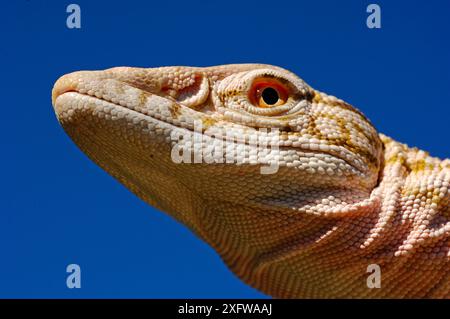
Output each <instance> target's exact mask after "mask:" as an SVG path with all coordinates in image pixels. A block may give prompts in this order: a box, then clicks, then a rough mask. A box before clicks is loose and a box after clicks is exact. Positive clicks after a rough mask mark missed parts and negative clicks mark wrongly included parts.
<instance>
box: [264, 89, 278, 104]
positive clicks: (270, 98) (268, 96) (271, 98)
mask: <svg viewBox="0 0 450 319" xmlns="http://www.w3.org/2000/svg"><path fill="white" fill-rule="evenodd" d="M261 96H262V98H263V100H264V102H266V104H267V105H273V104H275V103H277V102H278V99H279V96H278V92H277V90H275V89H274V88H265V89H264V90H263V91H262V95H261Z"/></svg>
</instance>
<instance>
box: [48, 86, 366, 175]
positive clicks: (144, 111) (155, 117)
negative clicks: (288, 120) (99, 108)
mask: <svg viewBox="0 0 450 319" xmlns="http://www.w3.org/2000/svg"><path fill="white" fill-rule="evenodd" d="M66 94H73V95H75V96H78V97H85V98H88V99H92V101H93V102H94V104H98V102H99V101H100V102H102V103H107V104H108V105H109V106H112V107H115V108H119V109H121V110H126V111H127V112H129V113H137V114H139V115H140V116H143V117H145V118H146V119H147V120H151V121H156V122H158V123H163V124H164V125H169V126H171V127H175V128H178V129H184V130H187V131H189V132H191V133H198V134H205V135H206V136H209V137H212V136H211V134H208V130H203V131H202V132H200V131H197V130H195V129H194V127H179V126H177V125H175V123H173V122H172V121H165V120H163V119H162V118H161V117H160V116H158V113H157V112H155V113H154V114H149V110H148V109H145V108H142V107H136V106H132V105H128V104H124V103H122V104H119V103H115V102H113V101H111V100H108V99H105V98H104V97H103V96H97V95H95V93H92V95H91V94H89V93H81V92H79V91H77V90H76V89H70V90H66V91H63V92H61V93H60V94H58V95H57V96H55V98H54V104H55V105H56V103H57V100H58V98H59V97H61V96H63V95H66ZM155 96H158V97H160V98H163V99H166V100H168V101H171V103H172V102H175V103H177V104H178V105H179V106H180V107H183V108H184V107H187V106H184V105H183V104H180V103H178V102H176V101H172V100H170V99H168V98H167V97H162V96H159V95H156V94H155ZM222 140H223V141H224V142H226V141H228V140H227V138H226V137H222ZM230 142H233V143H237V144H242V145H250V143H249V142H248V141H246V140H245V139H239V140H232V141H230ZM266 147H267V148H273V146H271V145H270V144H268V145H266ZM277 148H278V149H279V150H280V151H301V152H304V153H305V154H326V155H329V156H332V157H335V158H337V159H339V160H341V161H343V162H344V163H345V164H347V165H349V166H351V167H353V168H354V169H356V170H357V171H358V172H359V173H364V171H365V168H364V167H363V166H362V164H361V163H359V162H357V160H356V159H353V158H352V159H349V158H347V157H348V156H345V155H349V156H351V157H354V156H352V153H351V152H349V151H348V150H345V149H344V151H345V153H346V154H341V153H338V152H326V151H321V150H315V149H310V148H307V147H303V146H292V145H291V146H287V145H277Z"/></svg>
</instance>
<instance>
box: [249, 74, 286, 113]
mask: <svg viewBox="0 0 450 319" xmlns="http://www.w3.org/2000/svg"><path fill="white" fill-rule="evenodd" d="M249 98H250V100H251V101H252V103H253V104H254V105H256V106H258V107H262V108H270V107H275V106H280V105H283V104H285V103H286V102H287V99H288V93H287V89H286V88H285V87H284V86H283V85H282V84H281V83H278V82H277V81H270V80H267V81H266V80H263V81H258V82H256V83H254V84H253V87H252V88H251V90H250V96H249Z"/></svg>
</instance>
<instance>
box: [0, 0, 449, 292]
mask: <svg viewBox="0 0 450 319" xmlns="http://www.w3.org/2000/svg"><path fill="white" fill-rule="evenodd" d="M73 2H75V3H77V4H79V5H80V6H81V19H82V22H81V23H82V28H81V29H80V30H70V29H68V28H67V27H66V24H65V22H66V17H67V13H66V12H65V11H66V6H67V5H68V4H70V3H71V2H67V1H37V0H29V1H19V0H18V1H10V2H7V1H3V2H2V4H1V5H0V12H1V13H2V14H1V17H0V63H1V68H0V70H1V71H0V75H1V76H0V90H1V95H0V108H1V113H0V117H1V123H2V124H1V125H0V140H1V157H0V167H1V168H2V170H1V174H2V177H1V184H0V194H1V195H0V198H1V202H0V297H32V298H35V297H40V298H42V297H43V298H47V297H63V298H78V297H125V298H128V297H134V298H171V297H178V298H190V297H196V298H215V297H235V298H241V297H242V298H247V297H249V298H256V297H264V295H263V294H261V293H259V292H257V291H256V290H254V289H252V288H250V287H248V286H246V285H245V284H243V283H242V282H240V281H239V280H238V279H237V278H236V277H235V276H234V275H233V274H232V273H231V272H230V271H229V270H228V269H227V268H226V267H225V266H224V264H223V263H222V262H221V260H220V259H219V257H218V256H217V255H216V254H215V253H214V251H213V250H212V249H211V248H210V247H208V246H207V245H206V244H204V243H203V242H201V241H200V240H199V239H197V238H196V237H195V236H194V235H193V234H192V233H191V232H190V231H189V230H188V229H186V228H185V227H184V226H182V225H180V224H178V223H177V222H175V221H174V220H173V219H172V218H170V217H169V216H167V215H165V214H164V213H162V212H159V211H156V210H154V209H153V208H151V207H149V206H148V205H147V204H145V203H143V202H142V201H140V200H139V199H138V198H136V197H135V196H134V195H132V194H131V193H130V192H129V191H127V190H126V189H125V188H124V187H123V186H121V185H120V184H119V183H118V182H116V181H115V180H113V179H112V178H111V177H110V176H109V175H107V174H106V173H105V172H104V171H102V170H101V169H100V168H99V167H97V166H96V165H94V164H93V163H92V162H91V161H90V160H88V158H87V157H86V156H85V155H83V154H82V153H81V151H79V150H78V149H77V147H76V146H75V145H74V144H73V143H72V142H71V141H70V139H69V138H68V137H67V136H66V134H65V133H64V131H63V130H62V128H61V127H60V126H59V124H58V123H57V121H56V118H55V115H54V113H53V109H52V106H51V101H50V93H51V88H52V86H53V83H54V81H55V80H56V79H57V78H58V77H59V76H61V75H62V74H64V73H67V72H71V71H75V70H83V69H104V68H109V67H113V66H122V65H126V66H140V67H155V66H163V65H194V66H207V65H215V64H225V63H239V62H262V63H270V64H275V65H279V66H282V67H285V68H288V69H290V70H292V71H294V72H295V73H297V74H298V75H299V76H300V77H302V78H303V79H304V80H305V81H307V82H308V83H309V84H311V85H312V86H313V87H315V88H317V89H319V90H322V91H325V92H328V93H330V94H333V95H336V96H338V97H340V98H342V99H344V100H346V101H348V102H350V103H352V104H354V105H356V106H357V107H359V108H360V109H361V110H362V111H363V112H364V113H365V114H366V115H367V116H368V117H369V118H370V119H371V120H372V122H373V123H374V124H375V126H376V127H377V128H378V130H379V131H380V132H383V133H385V134H387V135H390V136H392V137H394V138H395V139H397V140H399V141H402V142H405V143H408V144H409V145H414V146H418V147H420V148H422V149H425V150H427V151H430V152H431V154H433V155H435V156H439V157H450V148H449V141H448V138H449V125H450V121H449V118H450V116H449V115H450V103H449V101H450V44H449V43H450V41H449V39H450V36H449V35H450V19H449V14H450V2H449V1H446V0H442V1H437V0H436V1H373V2H375V3H378V4H379V5H380V6H381V10H382V28H381V29H379V30H371V29H368V28H367V27H366V17H367V15H368V14H367V13H366V7H367V5H368V4H369V3H371V2H369V1H310V0H309V1H292V2H287V1H281V0H277V1H261V0H259V1H243V0H239V1H234V0H233V1H196V0H190V1H180V2H178V3H177V2H175V1H157V2H156V1H134V0H127V1H76V0H73ZM71 263H76V264H79V265H80V266H81V269H82V288H81V289H72V290H70V289H68V288H67V287H66V284H65V282H66V275H67V274H66V272H65V269H66V266H67V265H68V264H71Z"/></svg>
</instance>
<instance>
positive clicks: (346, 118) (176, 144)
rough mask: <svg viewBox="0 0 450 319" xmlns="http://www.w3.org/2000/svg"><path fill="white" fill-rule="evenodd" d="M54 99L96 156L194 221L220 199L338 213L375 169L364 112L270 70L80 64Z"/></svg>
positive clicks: (374, 145) (368, 185)
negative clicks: (85, 68)
mask: <svg viewBox="0 0 450 319" xmlns="http://www.w3.org/2000/svg"><path fill="white" fill-rule="evenodd" d="M52 101H53V105H54V109H55V112H56V115H57V118H58V120H59V122H60V123H61V125H62V126H63V128H64V129H65V131H66V132H67V133H68V135H69V136H70V137H71V139H72V140H73V141H74V142H75V143H76V144H77V145H78V146H79V147H80V149H81V150H82V151H83V152H85V153H86V154H87V155H88V156H89V157H90V158H91V159H92V160H93V161H95V162H96V163H97V164H98V165H99V166H101V167H102V168H103V169H105V170H106V171H107V172H108V173H110V174H111V175H112V176H114V177H115V178H117V179H118V180H119V181H120V182H121V183H123V184H124V185H125V186H126V187H128V188H129V189H130V190H131V191H133V192H134V193H135V194H137V195H138V196H139V197H141V198H143V199H144V200H145V201H147V202H149V203H150V204H151V205H153V206H156V207H157V208H160V209H162V210H165V211H167V212H169V213H171V214H173V215H174V216H175V217H176V218H178V219H180V220H182V221H183V222H185V223H187V224H190V225H192V226H193V227H194V228H197V227H196V224H197V222H196V220H198V219H199V218H200V217H199V212H201V211H202V209H203V208H202V207H206V206H208V205H209V204H211V205H214V206H215V207H216V209H218V208H217V207H219V206H220V203H223V202H229V203H233V205H237V206H246V207H254V208H260V209H265V208H267V209H269V208H270V209H271V210H272V211H273V210H277V209H280V210H286V209H288V210H296V211H302V212H306V213H313V214H320V213H321V212H323V205H324V201H326V203H327V207H332V208H333V209H332V210H330V209H328V210H327V212H328V213H329V212H339V211H340V210H342V209H343V207H345V205H348V204H352V203H353V202H356V201H358V200H359V199H360V198H366V197H367V195H368V194H369V193H370V192H371V191H372V189H373V188H374V187H375V186H376V184H377V179H378V175H379V171H380V166H381V165H382V163H381V158H382V143H381V141H380V139H379V136H378V134H377V132H376V130H375V129H374V127H373V126H372V124H371V123H370V122H369V121H368V120H367V119H366V117H365V116H364V115H363V114H362V113H361V112H360V111H358V110H357V109H356V108H354V107H352V106H351V105H349V104H347V103H345V102H344V101H342V100H339V99H337V98H335V97H333V96H329V95H326V94H324V93H321V92H318V91H316V90H314V89H313V88H311V87H310V86H309V85H308V84H306V83H305V82H304V81H303V80H301V79H300V78H299V77H298V76H296V75H295V74H293V73H291V72H289V71H287V70H285V69H282V68H279V67H275V66H270V65H260V64H240V65H224V66H217V67H206V68H194V67H161V68H149V69H141V68H128V67H118V68H112V69H108V70H104V71H80V72H74V73H70V74H67V75H64V76H62V77H61V78H60V79H59V80H58V81H57V82H56V83H55V86H54V88H53V92H52ZM264 167H265V168H267V169H266V171H264V170H263V169H262V168H264ZM318 190H320V191H318ZM349 190H351V196H350V195H348V194H349ZM199 203H201V204H199ZM208 203H209V204H208ZM197 230H198V228H197Z"/></svg>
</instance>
